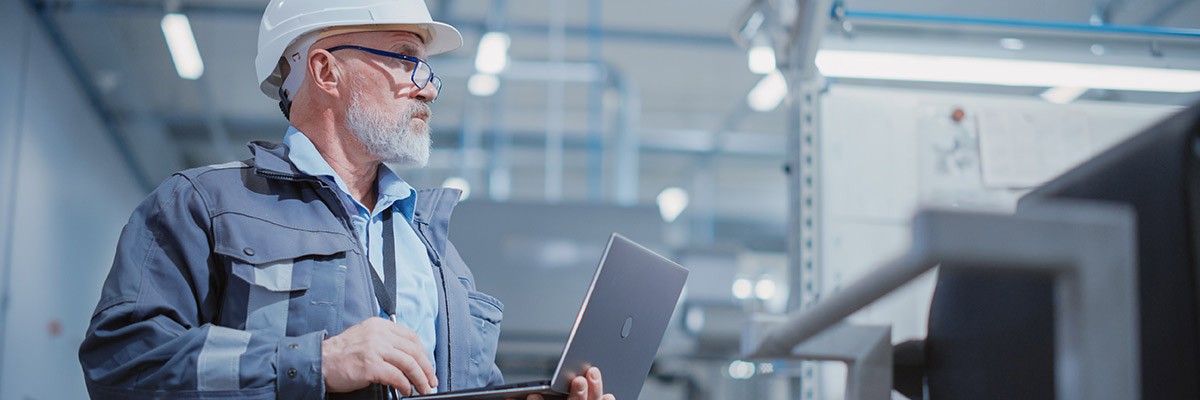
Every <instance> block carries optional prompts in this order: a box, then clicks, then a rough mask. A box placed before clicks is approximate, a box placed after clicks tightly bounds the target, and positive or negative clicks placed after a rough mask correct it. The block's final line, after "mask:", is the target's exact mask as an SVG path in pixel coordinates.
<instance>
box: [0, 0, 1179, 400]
mask: <svg viewBox="0 0 1200 400" xmlns="http://www.w3.org/2000/svg"><path fill="white" fill-rule="evenodd" d="M266 3H267V0H9V1H0V35H3V37H5V38H8V40H5V41H3V42H0V50H2V51H3V54H5V55H6V57H4V58H3V59H2V60H0V399H9V398H12V399H73V398H83V397H85V396H86V392H85V389H84V387H83V378H82V376H81V370H80V367H79V365H78V362H77V357H76V351H77V348H78V344H79V342H80V341H81V340H82V338H83V335H84V331H83V330H84V329H85V327H86V326H87V321H88V319H89V317H90V316H91V314H92V312H93V309H92V308H93V307H94V306H95V300H96V299H97V298H98V297H99V289H100V285H101V282H102V280H103V279H104V277H105V275H106V273H107V271H108V268H109V265H110V263H111V260H112V257H113V249H114V248H115V244H116V241H117V236H118V233H119V231H120V229H121V227H122V225H123V224H124V221H125V220H126V219H127V218H128V216H129V213H130V212H131V211H132V210H133V208H134V207H135V206H136V205H137V204H138V202H139V201H140V200H141V199H142V198H143V197H144V196H145V195H146V194H147V193H148V191H149V190H150V189H152V188H153V187H154V186H156V185H157V184H158V182H161V181H162V180H163V179H165V178H166V177H167V176H169V175H170V174H171V173H172V172H174V171H178V170H181V169H185V168H190V167H196V166H201V165H207V164H214V163H223V162H228V161H231V160H237V159H242V158H245V157H247V156H248V153H247V151H246V147H245V146H244V144H245V143H246V142H247V141H249V140H253V139H266V140H274V141H278V140H280V138H281V137H282V134H283V133H284V131H285V129H286V121H285V120H283V118H281V116H280V113H279V109H278V107H277V105H276V104H274V102H272V101H270V100H268V99H264V98H263V96H262V94H261V93H260V92H259V90H258V81H257V78H256V77H255V72H254V64H253V61H252V60H253V59H254V54H255V48H256V43H255V40H254V38H255V37H256V35H257V29H258V25H259V21H260V17H261V15H262V12H263V8H264V7H265V6H266ZM426 3H427V5H428V8H429V10H430V12H431V13H432V14H433V17H434V19H435V20H439V21H446V22H448V23H450V24H452V25H454V26H455V27H457V28H458V29H459V30H460V31H461V32H462V34H463V37H464V39H465V42H466V43H465V44H464V46H463V47H462V48H461V49H459V50H456V51H453V52H449V53H446V54H442V55H438V56H434V57H431V58H430V60H429V63H430V65H431V67H432V69H433V71H434V72H435V73H436V74H438V76H440V77H441V78H442V79H443V81H444V86H443V90H442V92H441V96H440V97H439V99H438V102H437V103H436V104H435V105H434V106H433V109H434V111H435V115H434V116H433V117H432V119H431V126H432V128H433V133H432V135H433V142H434V151H433V154H432V158H431V162H430V166H429V167H428V168H424V169H419V170H402V171H400V175H401V176H402V177H403V178H404V179H405V180H407V181H408V182H410V183H411V184H412V185H413V186H416V187H436V186H449V187H456V188H460V189H463V190H464V192H463V195H462V199H463V203H462V204H461V206H460V208H458V209H457V210H456V212H457V213H458V215H456V218H455V224H456V225H455V226H453V227H451V232H452V237H453V239H454V240H455V242H456V244H457V246H458V248H459V249H460V250H461V251H462V253H463V257H464V258H465V259H466V261H467V263H468V264H469V265H471V266H472V268H473V271H474V273H475V275H476V278H477V280H478V283H479V287H480V288H481V289H482V290H484V291H487V292H489V293H492V294H495V295H496V297H498V298H499V299H500V300H501V301H503V302H504V303H505V304H506V305H507V307H506V309H505V311H506V314H507V315H506V318H505V320H504V325H503V328H504V330H503V334H502V337H501V344H500V347H499V357H498V362H499V363H500V365H501V367H502V368H504V370H505V372H506V377H507V378H508V379H509V380H512V381H520V380H525V379H530V378H537V377H544V376H545V375H547V374H549V373H550V371H551V370H552V369H553V367H554V366H553V365H550V364H551V363H552V362H553V360H554V359H555V358H556V357H557V356H558V353H559V352H560V351H561V349H562V345H563V340H565V333H566V329H568V327H569V323H570V321H571V318H572V316H573V311H571V310H576V309H577V307H578V306H579V302H580V301H581V300H582V296H583V293H581V292H579V290H580V288H581V287H583V286H584V285H586V283H587V281H588V276H590V275H589V274H590V272H589V271H592V270H593V268H594V267H595V265H596V263H597V262H598V261H599V260H598V258H597V257H598V256H599V254H600V251H601V250H602V247H603V244H602V242H603V238H604V237H607V235H608V234H609V233H611V232H612V231H617V232H620V233H622V234H623V235H626V236H628V237H630V238H631V239H634V240H637V241H639V242H643V243H647V244H650V246H651V247H653V248H654V249H655V250H656V251H659V252H661V253H663V254H666V255H668V256H670V257H671V258H672V259H674V260H675V261H678V262H679V263H680V264H683V265H685V266H687V267H688V268H689V269H691V270H692V274H691V275H690V277H689V282H688V285H687V288H686V289H685V293H684V295H683V296H682V297H683V299H682V300H681V301H680V304H679V309H678V310H677V311H676V316H677V318H676V319H675V320H674V321H673V322H672V325H671V326H670V327H669V328H668V332H667V334H666V335H667V336H666V339H665V340H664V342H663V345H662V347H661V349H660V352H659V355H658V358H657V360H656V362H655V365H654V368H653V369H652V371H651V378H650V379H649V380H648V381H647V383H646V385H645V386H644V388H643V392H642V396H641V398H646V399H650V398H653V399H674V398H678V399H725V398H731V399H740V398H756V399H804V400H815V399H822V400H824V399H842V398H846V397H847V395H848V393H846V392H845V388H846V386H845V385H846V382H847V374H848V373H852V372H850V371H849V370H848V369H847V368H846V367H845V365H844V363H841V362H829V363H825V362H791V361H778V360H777V361H763V360H752V359H745V358H743V357H742V356H743V355H742V354H741V351H740V345H741V344H742V343H741V341H742V335H741V332H742V330H743V329H744V328H745V327H746V326H747V325H748V324H750V323H751V321H752V316H754V315H762V314H771V315H786V314H789V313H796V312H800V311H803V310H807V309H810V308H811V307H814V306H816V305H819V304H822V302H823V301H826V300H828V299H832V298H834V297H836V296H838V294H839V293H840V292H842V291H843V290H847V288H850V287H852V286H853V285H854V284H855V283H856V282H859V281H860V280H861V279H864V277H870V276H873V275H874V274H876V273H878V272H879V271H880V270H879V267H880V266H881V265H884V263H885V262H886V261H887V260H890V259H893V258H895V257H897V256H899V255H901V254H903V253H904V252H905V251H907V249H909V248H910V246H911V244H912V243H913V236H912V232H913V231H914V229H913V226H912V223H911V221H912V218H911V217H912V215H913V214H914V212H916V211H917V210H918V209H921V208H925V207H935V206H936V207H943V208H951V209H955V210H959V211H971V212H983V211H987V212H999V213H1010V214H1011V213H1015V212H1016V211H1017V210H1018V200H1019V199H1021V198H1022V196H1025V195H1026V194H1027V193H1029V192H1031V191H1034V190H1037V189H1038V188H1040V187H1042V186H1043V185H1045V184H1046V183H1047V182H1049V181H1051V179H1053V178H1054V177H1056V176H1058V175H1060V174H1062V173H1063V172H1065V171H1067V170H1069V169H1071V168H1073V167H1075V166H1077V165H1079V164H1080V163H1082V162H1084V161H1086V160H1088V159H1091V158H1092V157H1094V156H1095V155H1097V154H1100V153H1101V152H1103V151H1105V150H1106V149H1108V148H1110V147H1111V146H1113V145H1115V144H1117V143H1120V142H1122V141H1123V140H1125V139H1127V138H1129V137H1131V136H1132V135H1134V134H1135V133H1137V132H1140V131H1141V130H1143V128H1145V127H1147V126H1150V125H1152V124H1153V123H1154V122H1155V121H1159V120H1161V119H1163V118H1165V117H1167V116H1169V115H1172V114H1174V113H1176V112H1178V111H1179V110H1181V109H1182V108H1183V107H1184V106H1186V105H1189V104H1193V103H1195V102H1196V101H1198V100H1200V82H1198V81H1200V78H1198V76H1200V2H1196V1H1187V0H1146V1H1137V2H1133V1H1115V0H1065V1H1055V2H1045V1H1035V0H1015V1H1008V2H994V1H979V0H976V1H950V0H915V1H905V2H894V1H885V0H743V1H728V0H661V1H651V2H645V1H633V0H585V1H575V2H570V1H555V0H522V1H507V0H487V1H462V0H426ZM1187 148H1188V149H1190V148H1191V147H1187ZM1150 176H1155V177H1162V175H1154V174H1151V175H1150ZM1139 221H1140V219H1139ZM498 227H504V228H503V229H501V228H498ZM1164 243H1165V242H1164ZM1193 245H1194V244H1193ZM1170 246H1174V247H1172V248H1173V249H1175V250H1179V248H1180V246H1188V244H1186V243H1185V244H1178V243H1176V244H1171V245H1170ZM522 260H523V261H522ZM1174 277H1175V275H1167V276H1166V277H1161V276H1160V277H1151V278H1152V279H1164V280H1170V281H1171V282H1172V283H1173V284H1182V283H1181V282H1188V281H1187V280H1186V279H1179V280H1173V279H1171V278H1174ZM939 279H940V280H942V281H945V280H946V279H947V276H941V277H939V276H938V275H937V272H930V273H927V274H924V275H921V276H919V277H917V278H915V279H913V280H912V281H911V282H910V283H908V284H906V285H904V286H902V287H901V288H899V289H897V290H895V291H893V292H892V293H891V294H889V295H887V296H885V297H883V298H882V299H881V300H879V301H877V302H874V303H872V304H870V305H869V306H866V307H865V308H863V309H861V310H859V311H857V312H855V313H854V314H853V315H851V316H850V317H849V319H848V321H847V322H849V323H853V324H860V325H875V326H890V341H891V342H892V343H901V342H905V341H909V340H921V339H924V338H926V337H929V338H930V340H931V341H936V340H937V337H938V335H937V334H936V333H934V332H931V330H932V328H933V327H934V326H940V325H939V324H938V321H940V320H938V318H937V317H936V314H938V313H945V312H949V313H950V314H942V315H951V314H953V311H954V310H948V309H942V308H939V307H937V306H936V305H935V306H934V308H933V309H932V310H931V308H930V306H931V301H932V299H933V297H934V287H935V285H936V284H937V283H938V282H939ZM978 279H985V280H987V279H988V278H986V277H985V278H978ZM528 282H538V283H540V285H539V287H541V288H551V289H546V290H544V291H534V290H530V289H529V288H530V286H526V284H527V283H528ZM547 282H554V283H556V284H557V285H546V284H545V283H547ZM987 284H989V285H996V284H998V283H997V281H995V280H989V281H988V282H987ZM1012 284H1013V285H1016V286H1015V287H1018V288H1021V289H1019V291H1020V294H1021V295H1024V296H1026V297H1024V298H1026V299H1028V300H1029V302H1030V303H1029V304H1034V303H1036V304H1044V301H1045V300H1048V299H1049V296H1050V295H1049V294H1048V292H1046V290H1047V289H1046V288H1044V287H1041V288H1032V287H1028V286H1024V283H1021V282H1013V283H1012ZM1044 285H1045V284H1043V286H1044ZM992 289H993V290H995V286H993V287H992ZM946 293H948V292H942V293H941V294H939V296H943V295H946ZM985 293H992V292H991V291H985V290H979V291H977V292H976V294H978V295H979V296H981V297H982V299H975V300H977V301H983V302H985V303H986V302H990V301H993V300H1000V299H1001V298H999V297H996V296H991V295H986V294H985ZM1145 293H1147V291H1145V290H1143V295H1145ZM1150 293H1171V295H1170V296H1167V295H1165V294H1164V295H1163V296H1165V297H1171V298H1173V299H1175V297H1172V296H1185V294H1182V293H1184V292H1180V291H1167V289H1165V288H1164V289H1160V290H1158V291H1157V292H1150ZM1185 297H1186V296H1185ZM1143 300H1145V299H1143ZM985 303H979V304H985ZM1145 304H1146V302H1144V301H1143V302H1142V305H1143V306H1144V305H1145ZM1038 307H1041V308H1044V307H1042V306H1038ZM1041 311H1042V312H1045V313H1047V314H1043V315H1041V316H1040V317H1044V318H1046V321H1048V320H1049V318H1050V315H1051V314H1048V312H1049V311H1048V310H1044V309H1042V310H1041ZM931 314H935V315H931ZM1143 315H1148V316H1149V318H1154V320H1155V321H1159V322H1155V324H1160V325H1156V326H1161V324H1169V326H1167V328H1169V329H1161V330H1156V331H1153V332H1146V331H1145V330H1144V329H1145V328H1144V326H1143V331H1142V332H1141V333H1142V335H1143V339H1147V338H1153V339H1154V340H1160V339H1161V340H1163V341H1162V342H1161V343H1163V344H1162V345H1163V346H1167V344H1166V343H1171V342H1170V340H1169V339H1168V338H1160V337H1158V336H1155V335H1158V334H1165V332H1184V331H1186V329H1185V328H1186V326H1185V325H1183V324H1184V322H1180V321H1183V320H1184V319H1179V318H1174V319H1173V318H1171V317H1170V316H1167V315H1155V314H1153V313H1150V314H1146V311H1143ZM931 317H933V320H932V321H931ZM1163 321H1170V322H1163ZM931 343H932V342H931ZM917 347H919V346H917ZM922 351H925V352H928V354H927V355H928V358H927V359H926V360H925V361H930V362H932V361H933V360H936V359H938V358H937V357H940V356H941V355H942V353H937V350H936V349H934V348H933V347H929V348H927V349H925V350H922ZM1047 351H1049V350H1047ZM1157 351H1160V349H1157V348H1152V349H1149V350H1145V351H1144V353H1143V354H1144V355H1145V356H1146V357H1152V354H1158V353H1156V352H1157ZM1185 352H1186V351H1184V350H1180V352H1179V353H1178V354H1184V353H1185ZM918 353H920V352H918ZM915 358H918V359H919V358H920V357H915ZM895 360H896V361H898V362H899V361H901V360H902V357H900V353H897V356H896V358H895ZM918 361H919V360H918ZM904 362H906V363H912V364H913V365H920V363H918V362H915V361H913V360H911V359H907V358H905V359H904ZM1170 365H1182V364H1177V363H1170ZM1172 368H1173V367H1172ZM917 369H918V370H919V368H917ZM1034 370H1035V368H1033V367H1029V368H1025V369H1024V371H1026V372H1029V373H1030V374H1034V373H1035V372H1036V371H1034ZM1189 371H1191V372H1189ZM1194 371H1195V370H1194V369H1192V370H1189V369H1187V367H1186V365H1183V366H1181V367H1179V368H1176V369H1170V370H1166V371H1163V372H1161V373H1160V374H1158V375H1155V376H1157V377H1158V378H1153V377H1143V379H1142V381H1143V382H1142V383H1143V385H1142V388H1143V389H1146V390H1153V388H1162V389H1161V390H1162V392H1150V391H1147V392H1145V393H1146V394H1154V395H1155V396H1154V397H1153V398H1171V397H1172V395H1179V396H1182V397H1183V398H1195V396H1191V395H1190V394H1191V393H1194V392H1189V391H1187V390H1189V389H1186V388H1176V387H1174V386H1170V385H1167V384H1155V382H1156V381H1155V380H1154V379H1174V378H1173V377H1175V376H1177V374H1179V376H1194ZM929 373H930V374H932V375H930V376H933V375H936V374H938V372H937V371H929ZM1189 374H1192V375H1189ZM1010 376H1011V377H1013V379H1018V380H1019V379H1024V378H1017V376H1018V375H1010ZM1020 376H1025V375H1020ZM1039 376H1041V375H1039ZM945 381H949V380H945ZM1147 382H1149V383H1150V384H1149V385H1147V384H1146V383H1147ZM1159 382H1160V383H1161V381H1159ZM1035 386H1036V387H1043V386H1044V385H1042V382H1041V381H1037V382H1032V381H1022V382H1021V387H1035ZM973 387H975V388H983V387H986V385H985V384H980V385H976V386H973ZM929 390H930V392H929V393H933V392H934V391H937V390H938V389H937V388H935V387H933V386H931V387H930V388H929ZM1045 393H1048V392H1045ZM893 395H896V396H899V394H896V393H893ZM1147 397H1149V396H1147Z"/></svg>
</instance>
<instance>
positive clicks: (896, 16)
mask: <svg viewBox="0 0 1200 400" xmlns="http://www.w3.org/2000/svg"><path fill="white" fill-rule="evenodd" d="M834 12H835V13H836V12H837V11H836V10H835V11H834ZM843 12H844V14H842V15H844V16H845V18H846V19H848V20H866V21H885V22H914V23H927V24H948V25H980V26H996V27H1006V28H1025V29H1039V30H1058V31H1074V32H1086V33H1101V34H1119V35H1138V36H1168V37H1182V38H1191V39H1197V38H1200V29H1190V28H1173V27H1161V26H1144V25H1114V24H1103V25H1092V24H1089V23H1080V22H1058V21H1035V20H1020V19H1006V18H982V17H964V16H952V15H936V14H908V13H896V12H881V11H856V10H843Z"/></svg>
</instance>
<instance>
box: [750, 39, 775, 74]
mask: <svg viewBox="0 0 1200 400" xmlns="http://www.w3.org/2000/svg"><path fill="white" fill-rule="evenodd" d="M747 55H748V58H749V60H748V61H749V64H750V72H753V73H756V74H769V73H771V71H774V70H775V50H773V49H771V46H767V45H762V44H759V45H755V46H754V47H751V48H750V51H749V53H747Z"/></svg>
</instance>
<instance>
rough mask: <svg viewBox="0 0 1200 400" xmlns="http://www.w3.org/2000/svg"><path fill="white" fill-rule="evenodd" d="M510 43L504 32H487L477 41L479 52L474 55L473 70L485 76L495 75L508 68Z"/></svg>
mask: <svg viewBox="0 0 1200 400" xmlns="http://www.w3.org/2000/svg"><path fill="white" fill-rule="evenodd" d="M511 43H512V41H511V39H509V37H508V34H507V33H504V32H488V33H485V34H483V37H482V38H480V39H479V50H478V52H477V53H475V69H476V70H478V71H479V72H482V73H485V74H492V75H496V74H499V73H500V72H501V71H504V68H506V67H508V46H509V44H511Z"/></svg>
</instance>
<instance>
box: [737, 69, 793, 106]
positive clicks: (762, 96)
mask: <svg viewBox="0 0 1200 400" xmlns="http://www.w3.org/2000/svg"><path fill="white" fill-rule="evenodd" d="M787 90H788V89H787V81H786V80H784V79H783V74H782V73H780V72H779V70H775V71H772V72H771V73H770V74H767V76H765V77H763V78H762V80H760V81H758V84H756V85H754V89H750V94H748V95H746V103H747V104H749V105H750V108H751V109H752V110H754V111H758V112H767V111H771V110H774V109H775V107H779V103H780V102H782V101H783V98H784V97H785V96H787Z"/></svg>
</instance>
